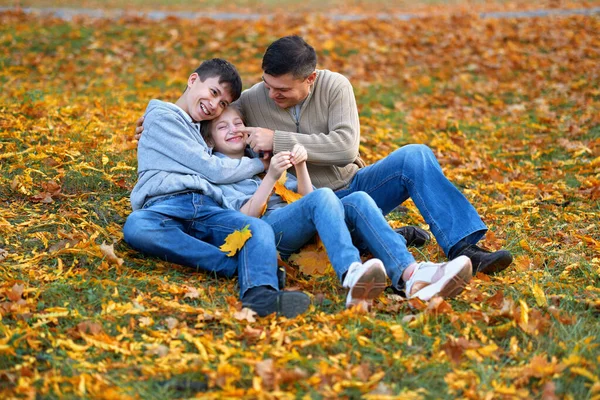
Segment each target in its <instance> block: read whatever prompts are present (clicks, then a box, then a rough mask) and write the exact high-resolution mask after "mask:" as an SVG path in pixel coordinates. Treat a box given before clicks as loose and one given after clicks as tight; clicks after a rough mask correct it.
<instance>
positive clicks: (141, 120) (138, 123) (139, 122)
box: [133, 116, 144, 140]
mask: <svg viewBox="0 0 600 400" xmlns="http://www.w3.org/2000/svg"><path fill="white" fill-rule="evenodd" d="M143 123H144V117H143V116H141V117H139V118H138V120H137V121H135V135H134V136H133V138H134V139H135V140H140V138H141V137H142V132H143V131H144V126H143V125H142V124H143Z"/></svg>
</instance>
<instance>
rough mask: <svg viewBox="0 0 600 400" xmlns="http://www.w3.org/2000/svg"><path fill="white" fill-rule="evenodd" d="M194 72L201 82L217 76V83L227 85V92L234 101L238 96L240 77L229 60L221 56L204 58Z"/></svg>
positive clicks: (240, 88)
mask: <svg viewBox="0 0 600 400" xmlns="http://www.w3.org/2000/svg"><path fill="white" fill-rule="evenodd" d="M194 72H195V73H197V74H198V76H199V77H200V80H201V81H202V82H204V81H205V80H206V79H208V78H214V77H218V78H219V83H221V84H226V85H227V86H229V94H231V97H232V98H233V100H234V101H235V100H237V99H239V98H240V94H242V79H241V78H240V74H239V73H238V71H237V69H235V67H234V66H233V64H232V63H230V62H229V61H227V60H223V59H222V58H213V59H210V60H206V61H203V62H202V64H200V66H199V67H198V68H196V70H195V71H194Z"/></svg>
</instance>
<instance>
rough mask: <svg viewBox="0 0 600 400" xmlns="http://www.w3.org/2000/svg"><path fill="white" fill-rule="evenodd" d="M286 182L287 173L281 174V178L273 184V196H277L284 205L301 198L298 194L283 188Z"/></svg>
mask: <svg viewBox="0 0 600 400" xmlns="http://www.w3.org/2000/svg"><path fill="white" fill-rule="evenodd" d="M286 180H287V172H285V171H284V172H283V175H281V178H279V179H278V180H277V182H276V183H275V194H277V195H279V197H281V198H282V199H283V201H285V202H286V203H288V204H289V203H293V202H295V201H296V200H298V199H301V198H302V195H301V194H300V193H296V192H294V191H292V190H289V189H288V188H286V187H285V181H286Z"/></svg>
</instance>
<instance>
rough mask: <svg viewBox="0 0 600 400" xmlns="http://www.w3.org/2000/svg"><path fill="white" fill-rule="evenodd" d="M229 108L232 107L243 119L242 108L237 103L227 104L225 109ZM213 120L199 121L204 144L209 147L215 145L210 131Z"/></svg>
mask: <svg viewBox="0 0 600 400" xmlns="http://www.w3.org/2000/svg"><path fill="white" fill-rule="evenodd" d="M229 109H233V110H234V111H235V112H237V114H238V115H239V116H240V118H241V119H242V121H244V114H242V109H241V107H240V106H239V104H238V103H232V104H230V105H229V106H227V110H229ZM217 119H218V118H217ZM213 122H214V120H204V121H202V122H200V133H201V134H202V137H203V138H204V141H205V142H206V144H207V145H209V146H210V147H213V146H214V145H215V141H214V140H213V137H212V132H211V129H212V124H213Z"/></svg>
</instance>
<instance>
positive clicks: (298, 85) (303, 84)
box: [263, 71, 317, 108]
mask: <svg viewBox="0 0 600 400" xmlns="http://www.w3.org/2000/svg"><path fill="white" fill-rule="evenodd" d="M316 76H317V73H316V71H315V72H313V73H312V74H310V75H309V76H308V77H307V78H304V79H302V78H294V75H292V74H291V73H290V74H285V75H280V76H273V75H269V74H263V82H264V83H265V87H266V88H267V90H268V91H269V97H270V98H271V99H272V100H273V101H274V102H275V104H277V105H278V106H279V107H281V108H289V107H293V106H295V105H296V104H299V103H300V102H301V101H302V100H304V99H306V97H307V96H308V93H309V92H310V87H311V86H312V84H313V83H314V82H315V78H316Z"/></svg>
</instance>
